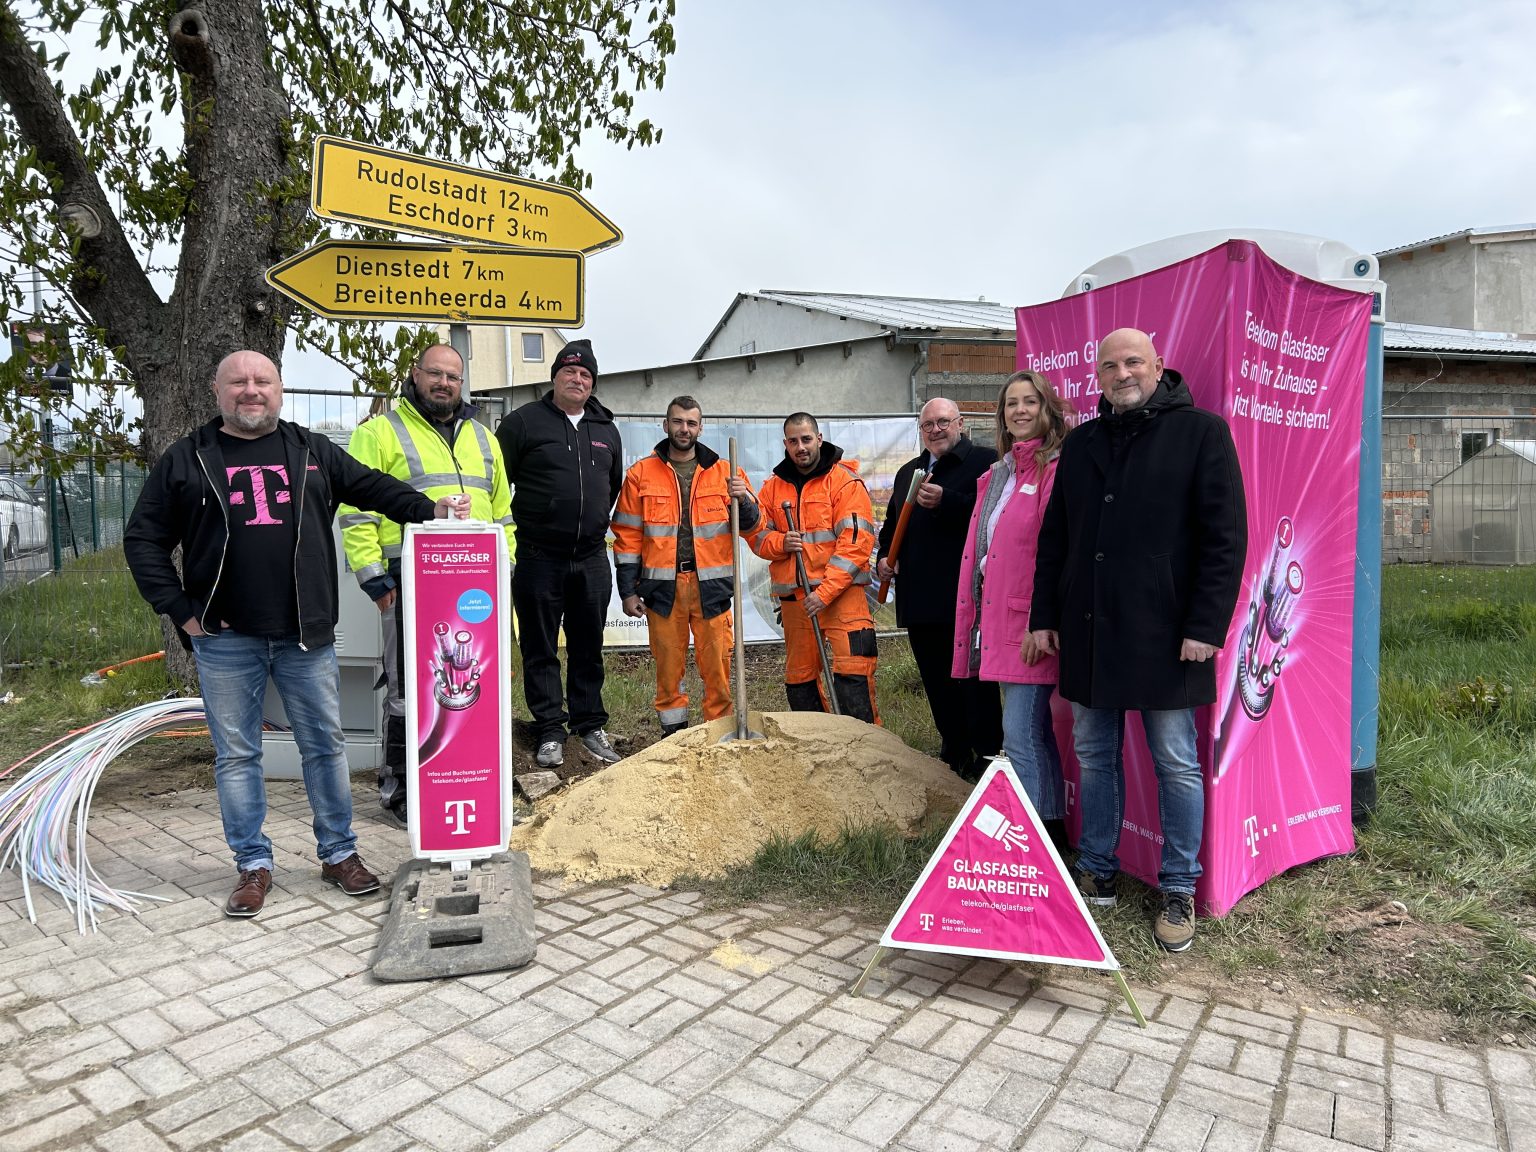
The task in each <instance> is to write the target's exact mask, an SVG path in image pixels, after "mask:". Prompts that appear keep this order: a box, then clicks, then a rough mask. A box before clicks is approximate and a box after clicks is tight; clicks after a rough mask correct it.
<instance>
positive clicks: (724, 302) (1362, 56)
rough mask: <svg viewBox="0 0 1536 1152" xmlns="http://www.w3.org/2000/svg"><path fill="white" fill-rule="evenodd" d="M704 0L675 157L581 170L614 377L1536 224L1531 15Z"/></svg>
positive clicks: (672, 137) (1421, 3) (605, 351)
mask: <svg viewBox="0 0 1536 1152" xmlns="http://www.w3.org/2000/svg"><path fill="white" fill-rule="evenodd" d="M678 7H679V12H678V15H677V40H678V49H677V53H676V55H675V56H673V57H672V58H671V59H670V60H669V61H668V66H667V67H668V75H667V80H666V86H665V88H663V89H662V90H661V91H659V92H656V91H650V92H646V93H642V94H641V96H640V100H639V108H638V114H639V115H642V116H649V117H650V118H651V119H652V120H654V121H655V122H656V123H657V124H658V125H660V126H661V128H662V130H663V133H664V135H663V139H662V142H661V143H660V144H659V145H657V146H654V147H651V148H636V149H634V150H633V151H624V150H623V149H620V148H614V147H612V146H609V145H608V144H607V143H606V142H603V141H597V140H593V141H588V142H587V143H586V144H585V145H583V146H582V148H581V149H580V152H579V155H580V158H581V161H582V163H583V164H584V165H585V166H586V167H587V168H588V169H590V170H591V171H592V173H593V177H594V180H593V187H592V189H591V190H590V191H589V192H588V193H587V195H588V197H589V198H590V199H591V201H592V202H593V204H595V205H596V206H597V207H598V208H599V209H600V210H601V211H602V212H604V213H605V214H606V215H607V216H608V217H609V218H610V219H612V220H613V221H614V222H615V223H617V224H618V225H619V227H620V228H621V229H622V230H623V232H624V235H625V239H624V242H623V243H622V244H621V245H619V246H618V247H617V248H613V249H610V250H608V251H606V252H602V253H599V254H598V255H596V256H594V257H592V258H591V261H590V263H589V264H588V267H587V277H588V297H587V322H586V325H585V327H584V328H583V329H582V330H581V332H580V335H584V336H588V337H590V338H591V339H592V340H593V342H594V345H595V348H596V351H597V355H598V360H599V362H600V364H601V365H602V368H603V369H604V371H613V370H617V369H626V368H639V367H646V366H651V365H657V364H664V363H673V362H676V361H680V360H686V359H687V358H688V357H690V356H691V355H692V354H693V353H694V351H695V350H696V349H697V348H698V347H699V345H700V344H701V343H703V341H704V339H705V338H706V336H707V335H708V334H709V331H710V329H711V328H712V327H713V326H714V324H715V322H716V321H717V320H718V319H719V318H720V316H721V315H722V314H723V313H724V311H725V309H726V308H727V307H728V306H729V305H730V303H731V301H732V299H733V298H734V297H735V295H736V293H738V292H743V291H756V290H759V289H764V288H775V289H788V290H801V291H819V292H853V293H871V294H880V295H916V296H939V297H949V298H960V299H966V298H968V299H974V298H976V297H978V296H985V297H986V298H987V299H988V300H994V301H1000V302H1004V303H1007V304H1009V305H1023V304H1033V303H1038V302H1040V301H1042V300H1047V299H1052V298H1055V297H1056V296H1058V295H1059V294H1060V292H1061V290H1062V288H1063V287H1064V286H1065V285H1066V284H1067V283H1068V282H1069V281H1071V280H1072V278H1073V277H1074V276H1075V275H1076V274H1077V273H1078V272H1079V271H1081V270H1082V269H1083V268H1085V267H1087V266H1089V265H1091V264H1093V263H1094V262H1096V261H1098V260H1100V259H1101V258H1103V257H1105V256H1109V255H1112V254H1114V253H1116V252H1120V251H1123V250H1125V249H1127V248H1131V247H1135V246H1137V245H1140V244H1144V243H1148V242H1150V241H1153V240H1158V239H1162V238H1164V237H1168V236H1175V235H1179V234H1182V233H1186V232H1196V231H1205V230H1208V229H1225V228H1272V229H1280V230H1284V231H1292V232H1300V233H1307V234H1312V235H1318V236H1324V237H1328V238H1330V239H1335V240H1340V241H1343V242H1345V243H1347V244H1350V245H1352V246H1354V247H1356V248H1358V249H1360V250H1362V251H1367V252H1370V251H1378V250H1380V249H1383V248H1389V247H1394V246H1397V245H1399V244H1405V243H1409V242H1412V241H1416V240H1422V239H1425V238H1428V237H1430V236H1436V235H1440V234H1442V233H1446V232H1455V231H1459V230H1461V229H1464V228H1468V227H1481V226H1488V225H1506V224H1516V223H1523V222H1526V221H1531V220H1536V199H1533V196H1532V189H1533V188H1536V150H1533V149H1532V147H1531V144H1530V139H1531V124H1532V122H1533V112H1536V68H1533V67H1531V64H1530V60H1529V56H1530V48H1529V45H1530V44H1531V43H1532V41H1533V39H1536V5H1531V4H1529V3H1523V2H1518V0H1475V2H1467V0H1447V2H1431V0H1393V2H1390V3H1387V2H1377V0H1326V2H1324V0H1291V2H1288V3H1284V4H1281V3H1273V2H1255V0H1249V2H1238V3H1216V2H1208V3H1194V2H1188V0H1163V2H1161V3H1155V4H1149V3H1144V2H1142V0H1093V2H1092V3H1084V4H1071V5H1069V4H1061V3H1058V2H1055V0H1051V2H1037V0H1013V2H1005V0H974V2H960V3H956V2H953V0H951V2H948V3H945V2H941V0H773V2H772V3H756V4H748V3H743V2H740V0H679V3H678ZM424 151H430V149H429V148H425V149H424ZM1388 307H1389V308H1390V300H1389V301H1388ZM284 369H285V371H284V375H285V378H286V379H287V381H288V383H289V384H290V386H293V387H335V388H338V389H343V390H346V391H350V389H351V385H350V381H349V379H348V378H347V376H346V374H345V373H344V372H343V371H342V370H341V369H340V368H338V367H337V366H335V365H333V364H331V363H329V362H328V361H326V360H325V359H324V358H322V357H319V356H315V355H313V354H310V355H304V356H300V355H296V354H292V353H290V355H289V356H288V357H287V358H286V360H285V364H284ZM294 415H296V416H297V417H299V418H301V419H302V418H304V416H305V415H311V416H313V414H311V413H304V412H295V413H294Z"/></svg>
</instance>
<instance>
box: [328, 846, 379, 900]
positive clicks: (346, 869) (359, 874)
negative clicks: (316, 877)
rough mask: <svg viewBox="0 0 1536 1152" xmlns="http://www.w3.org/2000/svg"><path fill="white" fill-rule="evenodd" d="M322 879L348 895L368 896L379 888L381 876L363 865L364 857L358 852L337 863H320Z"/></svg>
mask: <svg viewBox="0 0 1536 1152" xmlns="http://www.w3.org/2000/svg"><path fill="white" fill-rule="evenodd" d="M320 879H322V880H324V881H325V882H326V883H327V884H334V885H336V887H338V888H340V889H341V890H342V891H343V892H345V893H346V894H347V895H348V896H366V895H368V893H370V892H377V891H378V890H379V878H378V877H377V876H375V875H374V874H373V873H372V872H370V871H368V869H367V868H365V867H364V866H363V858H362V857H361V856H359V855H358V854H357V853H356V852H354V853H352V855H350V856H348V857H347V858H346V859H345V860H338V861H337V862H336V863H335V864H322V865H320Z"/></svg>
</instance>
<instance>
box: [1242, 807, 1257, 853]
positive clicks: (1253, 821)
mask: <svg viewBox="0 0 1536 1152" xmlns="http://www.w3.org/2000/svg"><path fill="white" fill-rule="evenodd" d="M1243 843H1244V844H1246V845H1248V851H1249V853H1250V854H1251V855H1253V856H1257V855H1258V854H1259V818H1258V817H1257V816H1250V817H1248V819H1246V820H1244V821H1243Z"/></svg>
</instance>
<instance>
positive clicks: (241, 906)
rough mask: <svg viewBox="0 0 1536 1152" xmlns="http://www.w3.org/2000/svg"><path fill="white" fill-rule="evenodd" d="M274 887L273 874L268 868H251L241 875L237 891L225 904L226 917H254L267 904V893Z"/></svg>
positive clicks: (232, 893)
mask: <svg viewBox="0 0 1536 1152" xmlns="http://www.w3.org/2000/svg"><path fill="white" fill-rule="evenodd" d="M271 887H272V872H271V870H270V869H267V868H251V869H249V870H247V871H245V872H241V873H240V879H239V880H238V881H237V882H236V884H235V890H234V891H233V892H231V893H230V894H229V899H228V900H226V901H225V902H224V915H226V916H238V917H246V916H254V915H256V913H258V912H260V911H261V908H262V905H264V904H265V903H266V902H267V892H268V891H269V890H270V889H271Z"/></svg>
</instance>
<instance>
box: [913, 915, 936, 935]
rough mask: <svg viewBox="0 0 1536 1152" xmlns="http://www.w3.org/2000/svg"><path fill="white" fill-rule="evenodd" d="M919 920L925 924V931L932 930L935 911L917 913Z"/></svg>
mask: <svg viewBox="0 0 1536 1152" xmlns="http://www.w3.org/2000/svg"><path fill="white" fill-rule="evenodd" d="M917 922H918V923H919V924H921V925H922V926H923V931H924V932H931V931H932V930H933V913H932V912H919V913H918V914H917Z"/></svg>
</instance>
